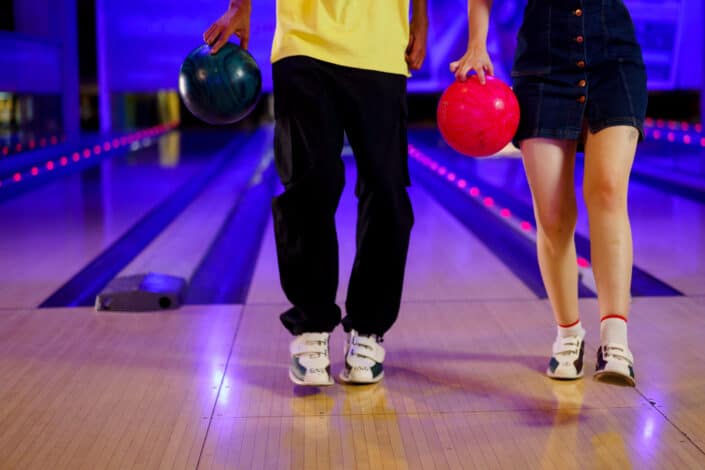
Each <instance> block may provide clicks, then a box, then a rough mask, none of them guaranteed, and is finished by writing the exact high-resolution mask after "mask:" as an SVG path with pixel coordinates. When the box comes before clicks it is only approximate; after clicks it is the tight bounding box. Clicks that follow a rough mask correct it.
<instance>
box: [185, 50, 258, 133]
mask: <svg viewBox="0 0 705 470" xmlns="http://www.w3.org/2000/svg"><path fill="white" fill-rule="evenodd" d="M210 51H211V50H210V47H209V46H208V45H203V46H200V47H198V48H196V49H194V50H193V51H191V53H190V54H189V55H188V56H186V59H185V60H184V62H183V64H182V65H181V71H180V72H179V93H180V94H181V97H182V99H183V100H184V104H185V105H186V107H187V108H188V110H189V111H191V113H192V114H193V115H194V116H196V117H197V118H199V119H201V120H202V121H205V122H207V123H209V124H231V123H233V122H237V121H239V120H241V119H242V118H244V117H245V116H247V115H248V114H249V113H250V111H252V109H253V108H254V107H255V105H256V104H257V99H258V98H259V94H260V91H261V89H262V74H261V73H260V70H259V67H258V66H257V62H255V59H254V58H253V57H252V56H251V55H250V53H249V52H247V51H246V50H244V49H242V48H240V47H239V46H236V45H235V44H232V43H227V44H226V45H225V46H223V48H222V49H220V50H219V51H218V53H216V54H211V53H210Z"/></svg>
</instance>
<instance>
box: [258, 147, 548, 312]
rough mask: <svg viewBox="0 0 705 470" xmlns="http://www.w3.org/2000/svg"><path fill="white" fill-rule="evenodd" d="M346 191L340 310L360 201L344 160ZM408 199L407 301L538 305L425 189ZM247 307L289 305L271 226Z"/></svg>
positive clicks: (341, 212) (340, 236) (413, 192)
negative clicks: (412, 217) (527, 302)
mask: <svg viewBox="0 0 705 470" xmlns="http://www.w3.org/2000/svg"><path fill="white" fill-rule="evenodd" d="M346 167H347V174H346V181H347V184H346V187H345V191H344V192H343V196H342V199H341V201H340V207H339V209H338V212H337V224H338V239H339V247H340V248H339V251H340V283H339V284H340V287H339V289H338V302H339V303H340V304H341V305H342V303H343V302H344V299H345V294H346V292H347V282H348V279H349V276H350V269H351V267H352V264H353V258H354V255H355V221H356V218H357V209H356V203H357V201H356V199H355V196H354V194H353V189H354V182H355V170H354V165H353V163H352V162H351V160H350V159H346ZM409 193H410V196H411V200H412V205H413V207H414V214H415V219H416V222H415V225H414V228H413V231H412V234H411V243H410V248H409V257H408V262H407V269H406V277H405V287H404V294H403V300H404V301H420V300H428V299H435V300H447V301H456V300H467V299H492V298H494V299H535V298H536V296H535V295H534V293H533V292H531V290H529V289H528V288H527V287H526V286H525V285H524V284H523V283H522V282H521V281H520V280H519V279H517V278H516V277H515V276H514V275H513V274H512V272H511V271H510V270H509V269H508V268H507V267H506V266H504V265H503V264H502V263H501V262H500V261H499V260H497V258H496V257H495V256H494V255H493V254H492V252H491V251H490V250H489V249H488V248H487V247H485V246H484V245H483V244H482V243H481V242H480V241H479V240H478V239H477V238H476V237H475V236H474V235H473V234H472V233H470V232H469V231H468V230H467V229H466V228H465V227H464V226H463V225H462V224H461V223H460V222H458V221H457V220H456V219H455V218H454V217H453V216H452V215H451V214H449V213H448V212H447V211H446V210H445V209H444V208H443V207H442V206H441V205H440V204H438V203H437V202H436V201H435V200H434V199H433V198H432V197H431V195H429V194H428V193H427V192H426V191H425V190H424V189H423V188H421V187H420V186H418V185H417V186H412V187H411V188H410V189H409ZM247 302H248V303H249V304H253V303H285V302H286V298H285V297H284V294H283V293H282V292H281V288H280V285H279V274H278V271H277V263H276V249H275V245H274V235H273V229H272V226H271V223H270V225H269V227H268V228H267V230H266V232H265V239H264V241H263V243H262V248H261V251H260V257H259V261H258V263H257V266H256V268H255V274H254V276H253V280H252V284H251V286H250V292H249V296H248V300H247Z"/></svg>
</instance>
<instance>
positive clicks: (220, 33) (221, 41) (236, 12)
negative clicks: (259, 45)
mask: <svg viewBox="0 0 705 470" xmlns="http://www.w3.org/2000/svg"><path fill="white" fill-rule="evenodd" d="M251 12H252V0H230V2H229V5H228V10H227V11H226V12H225V13H223V15H222V16H221V17H220V18H218V20H217V21H216V22H215V23H213V24H212V25H211V27H210V28H208V29H207V30H206V32H205V33H203V40H204V41H206V43H207V44H208V45H209V46H211V54H215V53H216V52H218V51H219V50H220V48H221V47H223V46H224V45H225V44H226V43H227V42H228V40H229V39H230V37H231V36H232V35H235V36H237V37H238V38H240V47H242V48H243V49H247V46H248V43H249V42H250V13H251Z"/></svg>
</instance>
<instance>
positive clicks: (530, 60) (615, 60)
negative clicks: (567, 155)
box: [512, 0, 647, 146]
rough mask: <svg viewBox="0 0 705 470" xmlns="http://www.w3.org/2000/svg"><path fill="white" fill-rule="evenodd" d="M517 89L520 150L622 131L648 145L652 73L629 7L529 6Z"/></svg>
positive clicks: (596, 2)
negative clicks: (630, 130) (538, 142)
mask: <svg viewBox="0 0 705 470" xmlns="http://www.w3.org/2000/svg"><path fill="white" fill-rule="evenodd" d="M512 83H513V86H514V93H515V94H516V95H517V99H518V100H519V106H520V108H521V118H520V122H519V128H518V130H517V133H516V135H515V137H514V144H515V145H517V146H518V145H519V143H520V142H521V141H522V140H524V139H527V138H531V137H544V138H553V139H569V140H580V139H581V136H582V134H583V130H584V129H586V128H589V129H590V131H592V132H598V131H600V130H601V129H604V128H606V127H610V126H620V125H627V126H632V127H635V128H636V129H638V130H639V133H640V136H641V138H643V135H644V131H643V124H644V118H645V115H646V101H647V92H646V70H645V67H644V61H643V58H642V54H641V48H640V47H639V44H638V43H637V41H636V37H635V34H634V24H633V23H632V19H631V16H630V15H629V11H628V10H627V8H626V6H625V5H624V3H623V2H622V0H558V1H552V0H529V2H528V5H527V6H526V9H525V11H524V21H523V23H522V26H521V28H520V30H519V33H518V37H517V50H516V53H515V56H514V66H513V68H512Z"/></svg>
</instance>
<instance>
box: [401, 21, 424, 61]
mask: <svg viewBox="0 0 705 470" xmlns="http://www.w3.org/2000/svg"><path fill="white" fill-rule="evenodd" d="M427 37H428V19H427V18H426V17H422V18H414V19H413V20H412V21H411V25H410V27H409V44H408V45H407V46H406V56H405V59H406V63H407V65H408V66H409V69H411V70H420V69H421V66H422V65H423V61H424V59H425V58H426V38H427Z"/></svg>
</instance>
